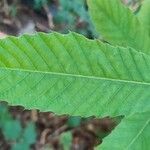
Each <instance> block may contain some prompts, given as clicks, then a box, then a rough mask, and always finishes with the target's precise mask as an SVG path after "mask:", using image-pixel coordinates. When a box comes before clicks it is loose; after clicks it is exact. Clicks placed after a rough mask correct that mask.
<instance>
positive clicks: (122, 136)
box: [97, 111, 150, 150]
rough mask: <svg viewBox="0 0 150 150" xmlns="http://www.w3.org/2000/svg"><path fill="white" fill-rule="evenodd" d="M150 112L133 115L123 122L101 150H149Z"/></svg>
mask: <svg viewBox="0 0 150 150" xmlns="http://www.w3.org/2000/svg"><path fill="white" fill-rule="evenodd" d="M149 131H150V112H149V111H147V112H143V113H137V114H133V115H131V116H128V117H126V118H124V119H123V120H122V122H121V123H120V124H119V125H118V126H117V128H116V129H115V130H114V131H113V132H112V133H111V134H110V135H109V136H107V137H106V138H105V139H104V141H103V143H102V145H100V146H99V147H98V148H97V149H100V150H110V149H114V150H148V149H149V148H150V142H149V139H150V134H149Z"/></svg>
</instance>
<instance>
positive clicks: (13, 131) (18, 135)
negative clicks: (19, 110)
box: [0, 104, 36, 150]
mask: <svg viewBox="0 0 150 150" xmlns="http://www.w3.org/2000/svg"><path fill="white" fill-rule="evenodd" d="M0 128H1V132H2V134H3V136H4V138H5V140H6V141H9V143H11V144H10V145H11V150H20V149H22V150H27V149H29V148H30V146H31V145H32V144H34V143H35V140H36V132H35V126H34V124H33V123H32V122H29V123H27V126H26V127H24V128H23V127H22V126H21V123H20V121H19V120H17V119H13V118H12V116H11V115H10V113H9V111H8V108H7V107H6V105H4V104H0Z"/></svg>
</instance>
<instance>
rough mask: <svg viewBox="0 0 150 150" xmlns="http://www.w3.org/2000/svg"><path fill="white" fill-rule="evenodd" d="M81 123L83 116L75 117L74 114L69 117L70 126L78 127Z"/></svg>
mask: <svg viewBox="0 0 150 150" xmlns="http://www.w3.org/2000/svg"><path fill="white" fill-rule="evenodd" d="M80 123H81V117H74V116H71V117H69V119H68V122H67V124H68V126H69V127H70V128H74V127H77V126H79V125H80Z"/></svg>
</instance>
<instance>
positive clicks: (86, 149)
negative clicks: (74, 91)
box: [0, 103, 121, 150]
mask: <svg viewBox="0 0 150 150" xmlns="http://www.w3.org/2000/svg"><path fill="white" fill-rule="evenodd" d="M4 109H5V110H6V111H5V112H4V111H3V110H4ZM0 114H1V115H0V126H1V132H0V149H2V150H7V149H8V150H9V149H11V148H12V147H15V145H17V144H18V143H20V142H21V141H20V139H21V136H19V138H20V139H18V138H16V139H15V138H14V139H10V137H9V136H8V135H7V134H9V133H7V134H6V135H7V136H8V137H9V138H7V139H6V137H7V136H6V137H5V134H4V132H5V129H4V130H3V127H2V124H3V121H2V115H3V116H5V121H4V124H5V123H6V122H9V121H11V122H10V125H11V124H12V127H11V130H16V131H14V132H17V129H15V126H13V123H12V121H14V120H15V121H18V123H19V124H20V126H21V127H22V129H23V130H25V129H26V127H27V126H28V124H30V123H33V125H34V129H35V132H36V133H34V131H33V130H34V129H31V130H30V132H29V134H28V137H27V139H28V140H29V141H30V140H31V141H32V140H33V143H32V142H31V143H32V144H30V145H29V147H30V149H32V150H42V149H44V148H46V147H48V148H50V147H51V148H52V149H54V150H57V149H60V150H61V149H64V144H65V143H64V142H62V139H61V137H60V136H61V135H62V134H64V133H65V132H71V134H72V139H71V140H70V146H71V147H68V149H73V150H92V149H93V148H94V146H96V145H98V144H100V143H101V142H102V138H103V137H105V136H106V135H108V134H109V133H110V132H111V131H112V130H113V129H114V127H115V126H116V125H117V124H118V123H119V122H120V120H121V117H116V118H110V117H106V118H101V119H97V118H95V117H90V118H80V117H69V116H67V115H63V116H56V115H54V114H53V113H50V112H43V113H42V112H39V111H37V110H31V111H29V110H24V109H23V108H22V107H19V106H17V107H12V106H11V107H10V106H9V107H8V106H7V105H6V103H1V104H0ZM6 116H7V117H6ZM8 116H9V117H8ZM5 125H6V124H5ZM23 130H22V131H20V135H21V134H22V133H23ZM8 132H9V131H8ZM10 132H12V131H10ZM32 134H36V136H35V141H34V139H33V138H34V136H33V135H32ZM32 137H33V138H32ZM22 146H23V145H22Z"/></svg>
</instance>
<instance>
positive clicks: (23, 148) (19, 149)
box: [11, 143, 30, 150]
mask: <svg viewBox="0 0 150 150" xmlns="http://www.w3.org/2000/svg"><path fill="white" fill-rule="evenodd" d="M29 149H30V145H29V144H27V143H16V144H14V145H13V146H12V148H11V150H29Z"/></svg>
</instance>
